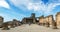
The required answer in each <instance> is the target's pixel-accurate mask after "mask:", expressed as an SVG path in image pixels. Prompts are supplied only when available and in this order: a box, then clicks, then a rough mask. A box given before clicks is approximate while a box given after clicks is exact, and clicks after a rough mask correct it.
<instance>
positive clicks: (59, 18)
mask: <svg viewBox="0 0 60 32" xmlns="http://www.w3.org/2000/svg"><path fill="white" fill-rule="evenodd" d="M56 23H57V25H60V12H58V13H57V14H56Z"/></svg>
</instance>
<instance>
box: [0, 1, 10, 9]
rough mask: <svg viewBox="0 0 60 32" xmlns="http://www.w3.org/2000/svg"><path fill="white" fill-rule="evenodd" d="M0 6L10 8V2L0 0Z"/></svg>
mask: <svg viewBox="0 0 60 32" xmlns="http://www.w3.org/2000/svg"><path fill="white" fill-rule="evenodd" d="M0 7H4V8H10V7H9V5H8V3H6V2H5V1H3V0H0Z"/></svg>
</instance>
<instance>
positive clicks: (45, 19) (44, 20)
mask: <svg viewBox="0 0 60 32" xmlns="http://www.w3.org/2000/svg"><path fill="white" fill-rule="evenodd" d="M53 21H54V19H53V15H49V16H46V17H44V16H41V17H39V23H40V24H46V23H49V25H52V22H53Z"/></svg>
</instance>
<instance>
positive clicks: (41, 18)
mask: <svg viewBox="0 0 60 32" xmlns="http://www.w3.org/2000/svg"><path fill="white" fill-rule="evenodd" d="M43 23H44V16H41V17H40V18H39V24H43Z"/></svg>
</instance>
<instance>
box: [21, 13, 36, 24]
mask: <svg viewBox="0 0 60 32" xmlns="http://www.w3.org/2000/svg"><path fill="white" fill-rule="evenodd" d="M22 22H23V23H25V24H30V23H36V18H35V13H32V14H31V16H30V17H25V18H23V20H22Z"/></svg>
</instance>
